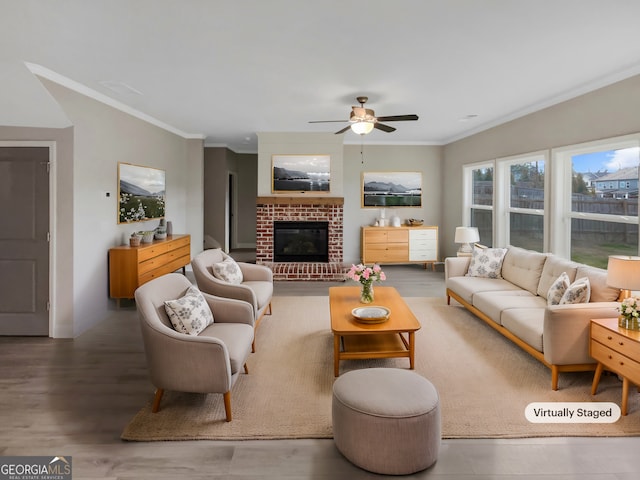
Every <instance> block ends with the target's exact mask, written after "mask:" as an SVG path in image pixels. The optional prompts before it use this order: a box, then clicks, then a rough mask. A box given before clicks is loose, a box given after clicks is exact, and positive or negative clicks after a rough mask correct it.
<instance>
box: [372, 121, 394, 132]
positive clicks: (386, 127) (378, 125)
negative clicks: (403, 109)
mask: <svg viewBox="0 0 640 480" xmlns="http://www.w3.org/2000/svg"><path fill="white" fill-rule="evenodd" d="M373 128H377V129H378V130H382V131H383V132H387V133H391V132H395V131H396V129H395V128H393V127H390V126H389V125H385V124H384V123H378V122H376V123H374V124H373Z"/></svg>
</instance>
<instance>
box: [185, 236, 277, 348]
mask: <svg viewBox="0 0 640 480" xmlns="http://www.w3.org/2000/svg"><path fill="white" fill-rule="evenodd" d="M191 266H192V267H193V274H194V275H195V277H196V283H197V284H198V288H199V289H200V290H201V291H203V292H206V293H209V294H211V295H216V296H218V297H226V298H235V299H236V300H242V301H245V302H247V303H249V304H250V305H251V306H252V308H253V313H254V328H258V325H259V323H260V320H261V319H262V317H263V316H264V315H265V314H268V315H270V314H271V298H272V297H273V272H272V271H271V269H269V268H268V267H265V266H263V265H256V264H253V263H245V262H236V261H235V260H234V259H233V258H232V257H230V256H229V255H227V254H226V253H225V252H223V251H222V250H221V249H220V248H213V249H209V250H205V251H204V252H202V253H200V254H198V255H196V256H195V257H194V258H193V260H192V261H191ZM253 351H255V341H254V345H253Z"/></svg>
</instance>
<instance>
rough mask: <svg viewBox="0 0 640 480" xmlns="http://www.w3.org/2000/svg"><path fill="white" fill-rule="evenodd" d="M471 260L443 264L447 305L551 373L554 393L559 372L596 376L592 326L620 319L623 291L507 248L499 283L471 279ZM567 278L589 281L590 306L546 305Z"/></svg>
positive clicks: (602, 278) (574, 266) (590, 271)
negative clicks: (471, 316) (474, 319)
mask: <svg viewBox="0 0 640 480" xmlns="http://www.w3.org/2000/svg"><path fill="white" fill-rule="evenodd" d="M470 261H471V257H449V258H446V259H445V281H446V289H447V290H446V293H447V303H448V304H450V302H451V298H453V299H455V300H456V301H457V302H459V303H460V304H462V305H463V306H464V307H465V308H467V309H468V310H469V311H471V312H473V313H474V314H475V315H476V316H478V317H479V318H481V319H482V320H484V321H485V322H487V323H488V324H489V325H490V326H492V327H493V328H495V329H496V330H497V331H499V332H500V333H502V334H503V335H504V336H505V337H507V338H509V339H510V340H512V341H513V342H514V343H516V344H517V345H518V346H520V347H521V348H522V349H523V350H525V351H526V352H528V353H529V354H531V355H533V356H534V357H535V358H536V359H538V360H539V361H540V362H542V363H543V364H544V365H546V366H547V367H549V368H550V369H551V387H552V388H553V390H557V389H558V376H559V373H560V372H576V371H588V370H595V366H596V364H595V361H594V360H593V359H592V358H591V357H590V356H589V321H590V320H591V319H592V318H610V317H616V316H618V314H619V313H618V310H617V308H618V306H619V303H618V302H617V301H616V300H617V299H618V298H619V295H620V291H619V290H618V289H616V288H612V287H609V286H607V283H606V279H607V272H606V270H602V269H599V268H594V267H590V266H586V265H583V264H578V263H575V262H571V261H569V260H565V259H562V258H560V257H557V256H554V255H551V254H543V253H539V252H534V251H530V250H524V249H522V248H518V247H508V248H507V251H506V254H505V255H504V257H503V260H502V265H501V268H500V270H499V273H500V274H499V277H501V278H484V277H478V276H469V275H467V272H468V270H469V264H470ZM563 272H566V273H567V275H568V276H569V280H570V281H571V282H573V281H574V280H575V279H580V278H583V277H587V278H588V279H589V284H590V289H591V294H590V298H589V301H588V303H577V304H562V305H548V302H547V292H548V291H549V288H550V287H551V285H552V284H553V283H554V281H556V279H557V278H558V277H559V276H560V275H561V274H562V273H563Z"/></svg>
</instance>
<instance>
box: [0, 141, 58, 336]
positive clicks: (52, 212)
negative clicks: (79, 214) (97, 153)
mask: <svg viewBox="0 0 640 480" xmlns="http://www.w3.org/2000/svg"><path fill="white" fill-rule="evenodd" d="M2 147H47V148H48V149H49V312H48V313H49V337H53V332H55V319H56V314H55V312H56V284H55V282H54V281H53V279H54V278H55V277H56V275H55V273H56V256H55V255H54V252H55V251H56V248H55V246H56V211H57V209H56V198H57V195H56V142H55V141H53V140H0V148H2Z"/></svg>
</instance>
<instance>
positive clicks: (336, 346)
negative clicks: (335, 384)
mask: <svg viewBox="0 0 640 480" xmlns="http://www.w3.org/2000/svg"><path fill="white" fill-rule="evenodd" d="M333 375H334V376H336V377H337V376H339V375H340V335H337V334H335V333H334V334H333Z"/></svg>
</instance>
